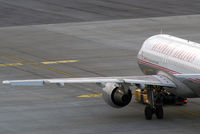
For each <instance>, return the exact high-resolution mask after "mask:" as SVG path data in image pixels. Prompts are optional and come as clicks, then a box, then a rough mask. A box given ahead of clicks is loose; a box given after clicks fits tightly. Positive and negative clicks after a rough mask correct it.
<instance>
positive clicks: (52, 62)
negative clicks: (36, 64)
mask: <svg viewBox="0 0 200 134" xmlns="http://www.w3.org/2000/svg"><path fill="white" fill-rule="evenodd" d="M75 62H78V60H60V61H45V62H40V63H42V64H45V65H47V64H62V63H75Z"/></svg>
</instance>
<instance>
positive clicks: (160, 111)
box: [155, 106, 164, 119]
mask: <svg viewBox="0 0 200 134" xmlns="http://www.w3.org/2000/svg"><path fill="white" fill-rule="evenodd" d="M155 114H156V117H157V119H163V116H164V114H163V107H162V106H157V107H156V110H155Z"/></svg>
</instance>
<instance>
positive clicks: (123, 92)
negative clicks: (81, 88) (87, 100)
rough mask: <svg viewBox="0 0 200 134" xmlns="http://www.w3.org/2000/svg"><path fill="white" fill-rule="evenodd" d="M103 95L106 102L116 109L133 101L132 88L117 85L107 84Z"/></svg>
mask: <svg viewBox="0 0 200 134" xmlns="http://www.w3.org/2000/svg"><path fill="white" fill-rule="evenodd" d="M102 94H103V99H104V101H105V102H106V103H107V104H108V105H110V106H112V107H115V108H121V107H124V106H126V105H128V104H129V103H130V101H131V99H132V93H131V90H130V88H129V87H128V86H125V85H119V84H117V83H106V84H105V87H104V88H103V93H102Z"/></svg>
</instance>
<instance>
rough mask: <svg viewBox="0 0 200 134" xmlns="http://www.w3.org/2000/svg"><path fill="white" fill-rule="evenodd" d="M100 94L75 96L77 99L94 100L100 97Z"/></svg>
mask: <svg viewBox="0 0 200 134" xmlns="http://www.w3.org/2000/svg"><path fill="white" fill-rule="evenodd" d="M101 96H102V94H85V95H80V96H76V97H78V98H96V97H101Z"/></svg>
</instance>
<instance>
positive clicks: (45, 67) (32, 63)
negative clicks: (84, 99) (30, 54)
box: [0, 53, 78, 78]
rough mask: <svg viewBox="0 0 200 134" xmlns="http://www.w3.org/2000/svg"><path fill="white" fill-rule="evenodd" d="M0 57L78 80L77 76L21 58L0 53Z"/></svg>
mask: <svg viewBox="0 0 200 134" xmlns="http://www.w3.org/2000/svg"><path fill="white" fill-rule="evenodd" d="M0 55H2V56H5V57H8V58H10V59H14V60H17V61H21V62H23V63H26V64H29V65H33V66H36V67H40V68H43V69H47V70H51V71H54V72H57V73H59V74H64V75H67V76H70V77H73V78H78V76H75V75H72V74H69V73H66V72H63V71H60V70H57V69H54V68H51V67H48V66H45V65H41V64H39V63H36V62H30V61H28V60H24V59H21V58H17V57H14V56H10V55H7V54H4V53H0Z"/></svg>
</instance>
